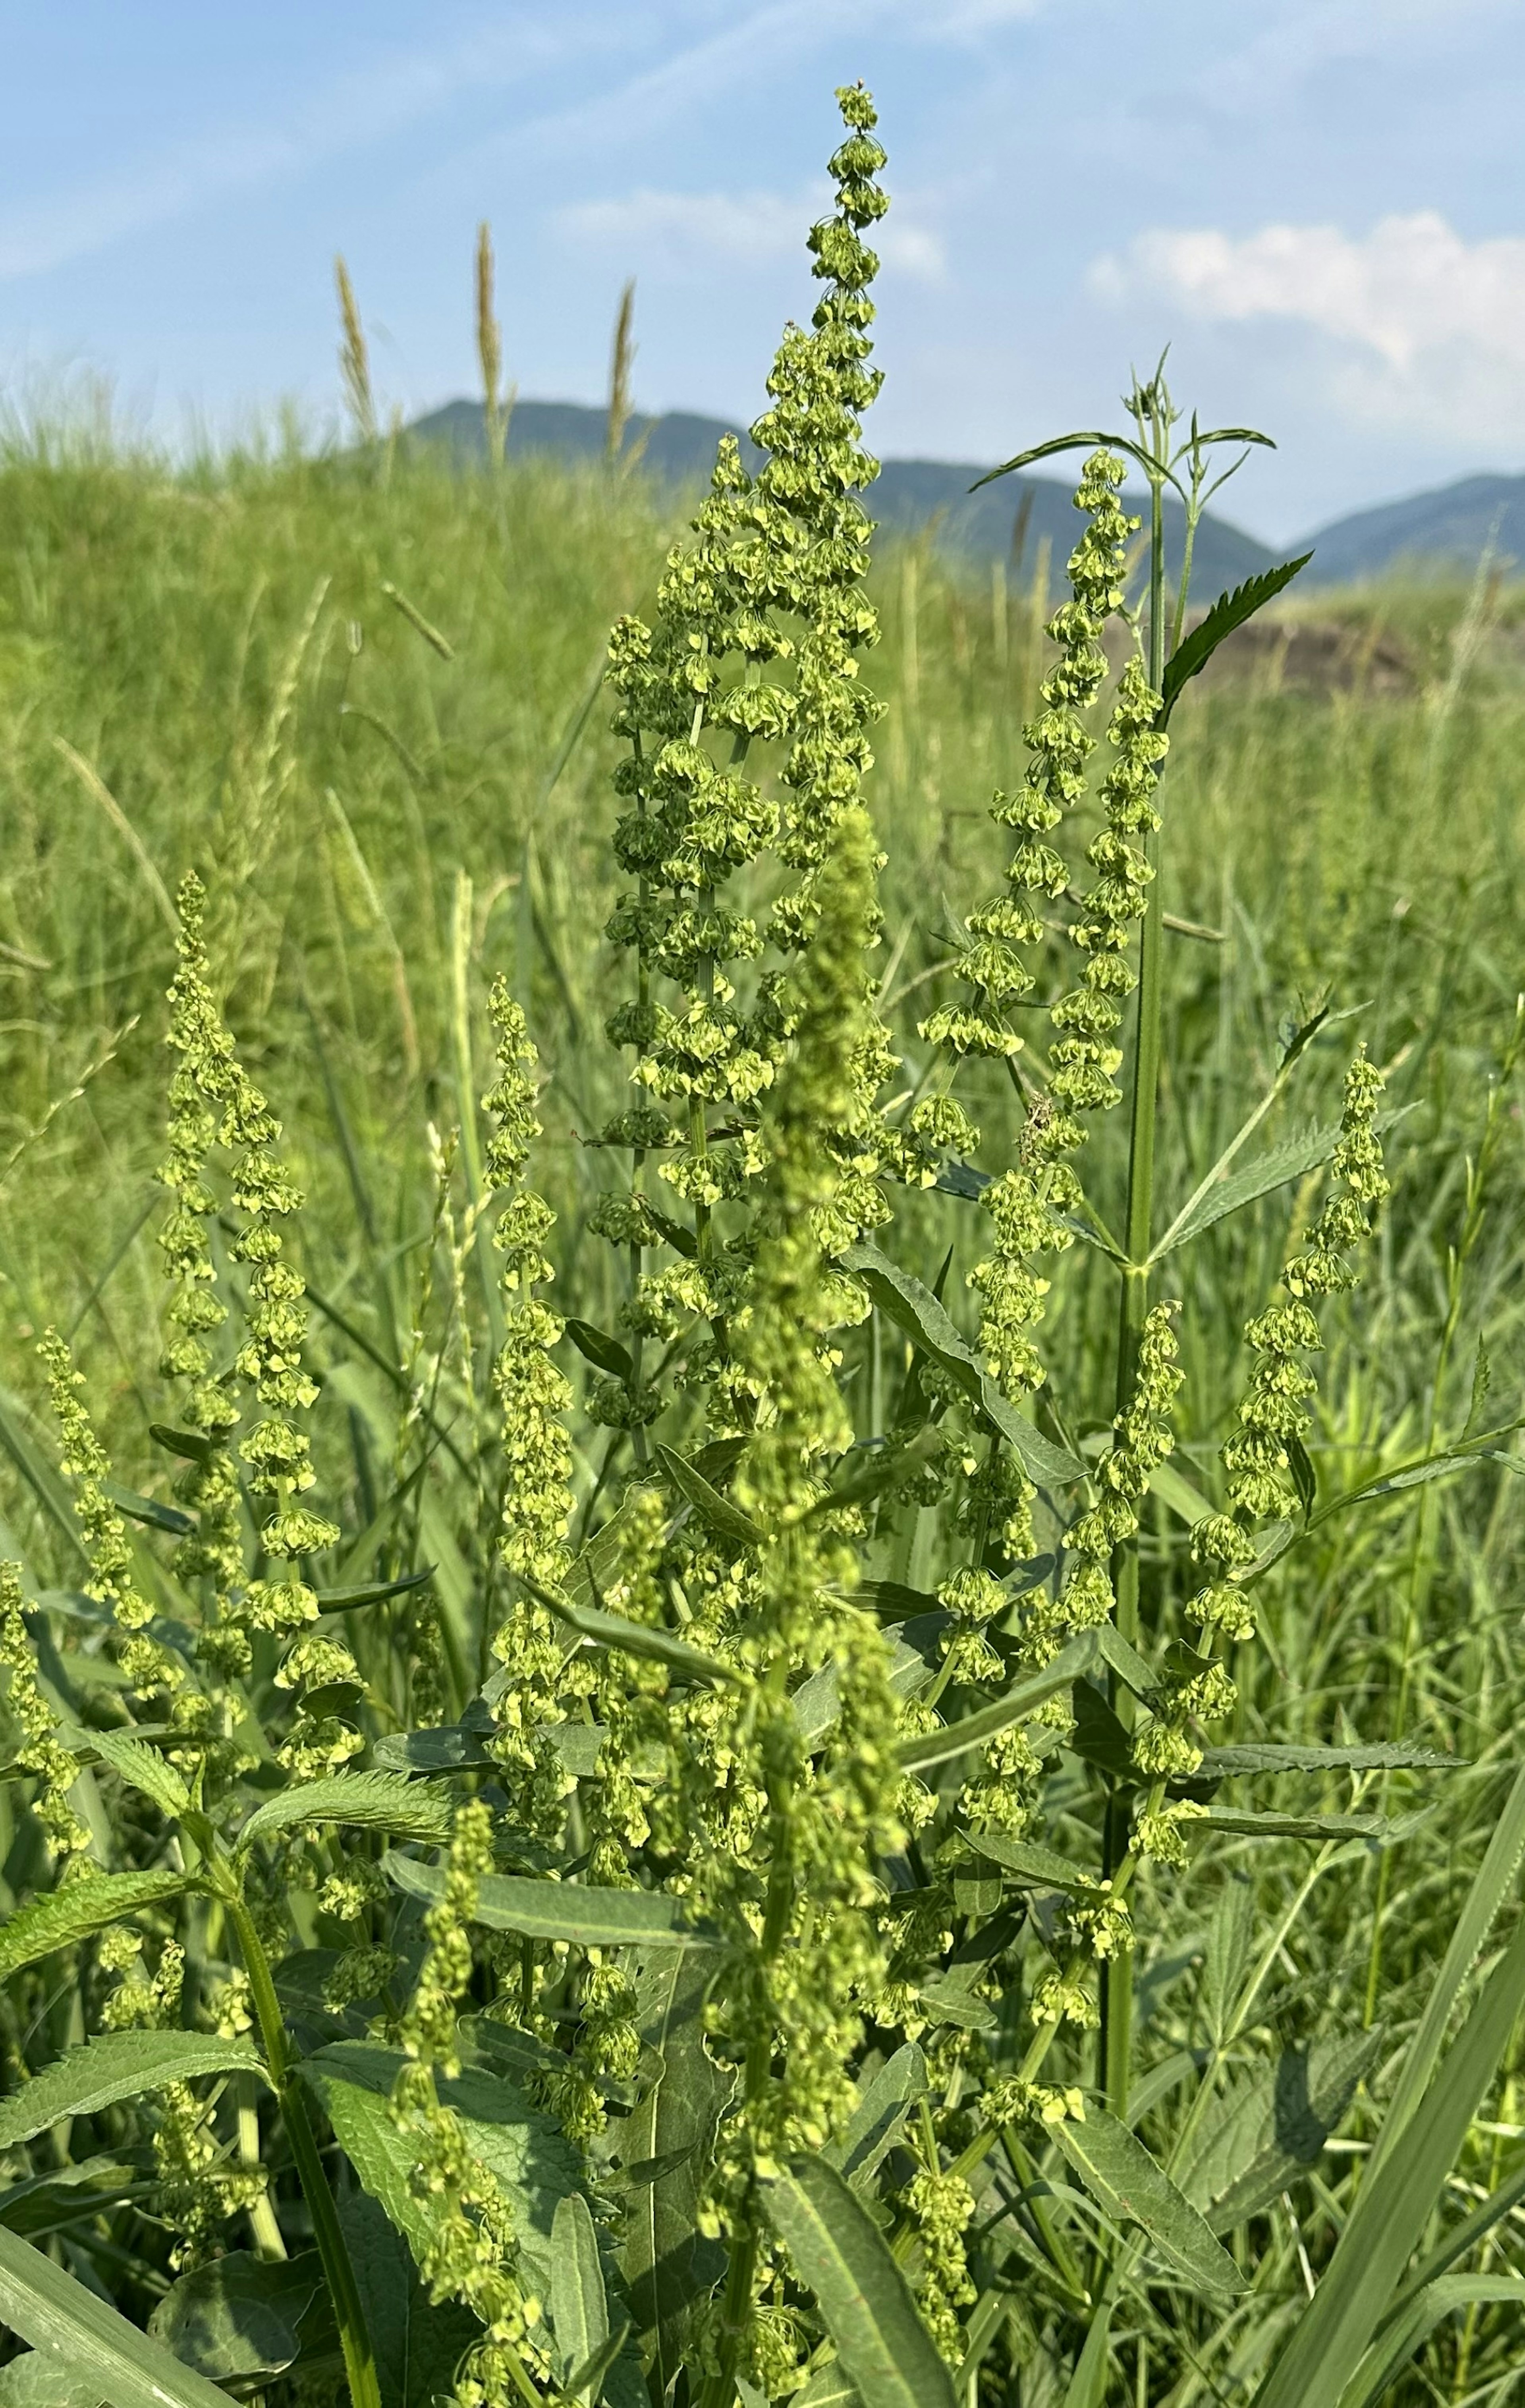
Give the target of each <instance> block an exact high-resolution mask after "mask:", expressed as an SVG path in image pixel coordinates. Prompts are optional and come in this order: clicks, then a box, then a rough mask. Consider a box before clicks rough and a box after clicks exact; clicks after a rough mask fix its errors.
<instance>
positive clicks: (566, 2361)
mask: <svg viewBox="0 0 1525 2408" xmlns="http://www.w3.org/2000/svg"><path fill="white" fill-rule="evenodd" d="M550 2304H551V2329H552V2331H553V2332H554V2335H555V2338H556V2348H557V2350H558V2352H559V2353H560V2357H561V2362H562V2372H563V2375H564V2376H565V2375H567V2374H568V2373H570V2372H571V2370H572V2369H573V2368H574V2367H581V2366H583V2364H584V2363H585V2362H586V2360H588V2359H589V2358H597V2355H598V2353H599V2352H600V2351H601V2350H602V2349H603V2348H604V2346H605V2344H606V2343H607V2342H608V2340H609V2296H608V2294H607V2292H606V2291H605V2289H604V2270H603V2267H602V2265H601V2264H600V2262H599V2258H598V2235H597V2230H596V2229H595V2227H594V2222H593V2214H592V2211H591V2210H590V2208H589V2206H588V2203H587V2200H585V2199H584V2198H583V2194H582V2192H581V2191H570V2192H568V2196H567V2197H566V2198H565V2199H563V2200H557V2202H556V2213H555V2217H554V2222H553V2224H552V2228H551V2303H550ZM572 2397H573V2398H574V2399H576V2398H579V2397H581V2398H583V2399H584V2400H587V2401H591V2400H592V2397H593V2395H592V2393H591V2392H582V2393H578V2392H573V2393H572Z"/></svg>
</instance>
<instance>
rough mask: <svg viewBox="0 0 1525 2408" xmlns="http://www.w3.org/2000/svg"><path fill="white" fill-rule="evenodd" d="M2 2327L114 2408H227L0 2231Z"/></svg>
mask: <svg viewBox="0 0 1525 2408" xmlns="http://www.w3.org/2000/svg"><path fill="white" fill-rule="evenodd" d="M0 2321H3V2322H4V2323H6V2324H7V2325H8V2326H9V2327H10V2329H11V2330H12V2332H16V2333H20V2334H21V2336H22V2340H23V2341H28V2342H30V2343H31V2344H32V2346H33V2348H34V2349H35V2350H36V2352H37V2354H38V2356H39V2357H46V2358H56V2360H57V2361H58V2363H59V2364H60V2365H61V2366H63V2367H65V2369H66V2370H67V2371H68V2372H69V2374H70V2375H71V2376H74V2377H78V2378H79V2379H80V2380H81V2381H84V2382H87V2383H88V2382H92V2381H94V2382H98V2383H99V2385H100V2397H101V2398H102V2399H103V2400H106V2401H109V2402H110V2403H111V2408H229V2398H228V2394H227V2393H226V2392H225V2391H223V2390H221V2389H219V2387H218V2386H217V2385H216V2384H213V2383H209V2382H208V2381H207V2379H206V2377H205V2376H204V2375H200V2374H197V2373H195V2372H194V2371H193V2370H192V2369H191V2368H190V2367H188V2366H181V2365H180V2361H179V2360H178V2359H177V2358H172V2357H171V2356H170V2354H169V2352H168V2350H166V2349H165V2348H163V2347H161V2345H160V2343H158V2342H156V2341H151V2340H150V2339H149V2337H148V2335H147V2334H146V2333H140V2332H139V2331H138V2329H137V2326H136V2325H131V2324H129V2323H128V2321H127V2319H126V2317H125V2316H122V2315H118V2314H117V2311H116V2309H115V2308H113V2307H110V2306H108V2303H107V2301H106V2300H102V2299H99V2298H97V2296H96V2294H95V2293H94V2291H87V2290H86V2288H85V2286H84V2285H83V2284H82V2283H77V2282H76V2281H75V2279H74V2276H73V2275H72V2274H68V2273H65V2271H64V2268H63V2267H62V2266H55V2265H54V2264H53V2262H52V2259H51V2258H50V2257H44V2256H43V2254H42V2252H41V2250H40V2249H34V2248H33V2247H32V2246H31V2245H30V2243H27V2242H25V2241H20V2240H18V2239H17V2237H16V2235H15V2233H14V2232H7V2231H6V2230H5V2229H4V2228H3V2227H0Z"/></svg>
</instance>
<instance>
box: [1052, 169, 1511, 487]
mask: <svg viewBox="0 0 1525 2408" xmlns="http://www.w3.org/2000/svg"><path fill="white" fill-rule="evenodd" d="M1090 280H1091V286H1092V290H1093V291H1094V292H1096V293H1097V294H1100V295H1101V296H1102V297H1103V298H1106V299H1110V300H1115V301H1122V300H1131V299H1134V298H1140V299H1143V298H1148V299H1152V300H1157V299H1158V298H1161V297H1163V298H1165V299H1168V300H1171V301H1173V302H1174V303H1175V304H1176V305H1177V306H1178V307H1179V308H1183V309H1185V310H1186V311H1187V312H1188V313H1189V314H1190V315H1191V316H1193V317H1196V318H1199V319H1202V320H1205V321H1208V322H1217V323H1219V324H1223V323H1240V324H1243V323H1246V322H1249V321H1251V320H1255V319H1280V320H1283V321H1285V322H1293V323H1298V324H1302V325H1303V326H1306V327H1311V328H1313V329H1315V330H1316V332H1317V333H1318V334H1320V335H1322V336H1324V337H1329V338H1331V343H1332V345H1333V346H1334V347H1335V348H1334V350H1333V351H1332V352H1331V355H1330V357H1329V360H1328V372H1329V383H1330V390H1331V397H1332V398H1334V399H1335V400H1336V401H1337V402H1338V403H1339V404H1340V405H1341V406H1342V407H1344V408H1345V409H1346V410H1347V411H1348V412H1349V413H1350V414H1352V415H1354V416H1356V417H1358V418H1360V419H1363V420H1368V421H1372V422H1380V423H1387V424H1389V425H1407V426H1410V427H1413V428H1415V429H1417V430H1424V431H1446V432H1448V433H1450V434H1451V435H1453V436H1459V437H1462V438H1463V439H1467V440H1471V441H1482V442H1488V441H1490V440H1495V439H1509V438H1512V437H1516V436H1517V435H1518V434H1519V433H1520V432H1521V431H1522V430H1525V237H1522V236H1516V235H1503V236H1494V237H1491V238H1489V239H1486V240H1483V241H1479V242H1467V241H1466V240H1464V239H1463V237H1462V236H1460V235H1459V234H1458V233H1457V232H1456V230H1455V229H1454V227H1452V226H1451V225H1449V224H1448V223H1447V222H1446V219H1445V218H1443V217H1442V216H1440V215H1439V214H1438V212H1437V211H1435V210H1433V209H1419V210H1416V211H1415V212H1413V213H1412V214H1411V215H1407V216H1394V217H1386V218H1382V219H1379V220H1378V222H1377V223H1376V224H1375V225H1374V227H1373V228H1372V231H1371V232H1370V234H1367V235H1363V236H1350V235H1347V234H1345V232H1344V231H1343V230H1342V229H1341V228H1340V227H1339V226H1336V225H1291V224H1283V225H1268V226H1262V227H1261V228H1260V229H1259V232H1258V233H1255V234H1251V235H1245V236H1231V235H1227V234H1223V233H1221V232H1219V231H1217V230H1216V229H1213V228H1201V229H1193V230H1179V231H1176V230H1170V229H1166V228H1156V229H1154V230H1152V231H1151V232H1149V233H1146V234H1143V235H1140V236H1138V237H1137V238H1136V239H1135V240H1134V241H1133V242H1132V243H1131V244H1130V245H1129V248H1128V250H1127V251H1125V252H1123V253H1121V254H1120V255H1118V254H1113V255H1110V256H1108V257H1106V258H1103V259H1101V260H1098V261H1097V262H1096V263H1095V265H1094V266H1093V267H1092V270H1091V279H1090Z"/></svg>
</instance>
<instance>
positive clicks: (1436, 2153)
mask: <svg viewBox="0 0 1525 2408" xmlns="http://www.w3.org/2000/svg"><path fill="white" fill-rule="evenodd" d="M1467 1961H1468V1962H1469V1963H1470V1961H1471V1959H1470V1957H1469V1958H1468V1960H1467ZM1460 1979H1461V1974H1460V1973H1459V1974H1458V1975H1457V1981H1458V1983H1460ZM1438 1987H1439V1985H1438V1984H1437V1988H1438ZM1522 2006H1525V1924H1522V1925H1521V1927H1520V1928H1519V1930H1518V1932H1517V1933H1516V1935H1515V1938H1514V1939H1513V1940H1512V1941H1511V1942H1510V1944H1509V1947H1508V1949H1507V1951H1506V1952H1505V1954H1504V1955H1503V1957H1501V1958H1500V1960H1499V1962H1498V1964H1497V1965H1496V1966H1495V1967H1494V1969H1493V1971H1492V1972H1491V1973H1490V1974H1489V1978H1488V1981H1487V1983H1486V1985H1484V1988H1483V1990H1482V1992H1481V1994H1480V1996H1479V1998H1478V2000H1477V2001H1476V2004H1475V2006H1474V2008H1473V2010H1472V2012H1471V2014H1469V2015H1468V2017H1467V2020H1466V2022H1465V2023H1464V2024H1463V2025H1462V2027H1461V2029H1460V2032H1459V2033H1458V2034H1457V2036H1456V2038H1455V2040H1454V2041H1453V2042H1451V2045H1450V2047H1449V2049H1448V2050H1447V2051H1446V2059H1445V2062H1444V2064H1443V2065H1442V2066H1441V2069H1440V2071H1439V2072H1438V2074H1437V2075H1436V2077H1435V2080H1434V2082H1433V2084H1432V2085H1431V2088H1430V2089H1429V2091H1428V2092H1427V2093H1426V2095H1425V2097H1424V2099H1423V2100H1422V2101H1421V2102H1420V2103H1418V2104H1417V2105H1416V2106H1415V2108H1414V2109H1413V2111H1412V2113H1411V2114H1410V2115H1409V2117H1408V2120H1407V2122H1406V2124H1405V2125H1404V2127H1403V2129H1402V2131H1401V2132H1400V2134H1399V2137H1398V2139H1397V2140H1396V2142H1395V2143H1393V2145H1392V2147H1391V2148H1390V2150H1388V2152H1386V2153H1385V2154H1384V2155H1382V2157H1381V2161H1380V2162H1374V2163H1373V2164H1372V2165H1371V2166H1370V2167H1369V2169H1368V2171H1367V2175H1366V2180H1365V2183H1364V2184H1363V2186H1362V2188H1361V2191H1360V2197H1359V2198H1358V2199H1357V2201H1356V2204H1355V2207H1354V2209H1353V2210H1352V2212H1351V2214H1350V2217H1349V2220H1348V2222H1347V2223H1346V2225H1345V2230H1344V2232H1343V2233H1342V2234H1341V2236H1340V2241H1339V2244H1338V2246H1337V2247H1336V2249H1335V2252H1334V2255H1333V2257H1331V2260H1330V2263H1329V2266H1328V2268H1327V2269H1326V2271H1325V2273H1324V2276H1323V2279H1322V2281H1321V2282H1320V2284H1319V2286H1318V2288H1317V2290H1316V2293H1315V2295H1314V2298H1313V2300H1311V2302H1310V2303H1309V2306H1308V2308H1307V2311H1306V2313H1305V2314H1304V2315H1302V2317H1301V2318H1300V2319H1299V2322H1298V2325H1297V2328H1296V2329H1295V2331H1294V2332H1293V2335H1292V2338H1291V2341H1290V2343H1288V2347H1287V2348H1286V2349H1285V2350H1284V2351H1283V2352H1282V2354H1281V2356H1280V2357H1279V2358H1278V2359H1277V2360H1276V2363H1275V2365H1274V2367H1273V2370H1272V2372H1271V2373H1270V2375H1269V2376H1268V2377H1267V2380H1266V2381H1265V2383H1264V2384H1262V2386H1261V2387H1260V2389H1259V2391H1258V2392H1257V2393H1256V2395H1255V2401H1254V2408H1338V2403H1339V2401H1340V2396H1341V2393H1342V2391H1343V2389H1344V2387H1345V2385H1346V2384H1347V2383H1348V2382H1349V2381H1350V2379H1351V2377H1352V2375H1353V2374H1354V2373H1355V2372H1356V2369H1357V2367H1358V2365H1359V2364H1360V2359H1361V2357H1362V2355H1363V2353H1364V2352H1365V2349H1366V2347H1367V2344H1368V2343H1369V2342H1370V2341H1371V2338H1372V2335H1373V2333H1374V2331H1375V2329H1376V2327H1377V2324H1378V2322H1379V2320H1380V2318H1381V2316H1382V2313H1383V2310H1384V2308H1385V2307H1386V2306H1387V2304H1388V2300H1390V2299H1391V2297H1392V2294H1393V2291H1394V2290H1395V2289H1396V2287H1397V2285H1398V2283H1399V2281H1400V2280H1401V2278H1402V2275H1403V2269H1404V2267H1405V2265H1406V2264H1407V2263H1408V2260H1409V2258H1410V2257H1411V2256H1412V2254H1413V2252H1414V2250H1415V2248H1416V2247H1417V2243H1418V2241H1419V2237H1420V2235H1421V2234H1422V2232H1423V2230H1424V2228H1425V2226H1426V2224H1427V2223H1428V2222H1429V2220H1430V2217H1431V2214H1432V2213H1433V2212H1434V2207H1435V2202H1436V2200H1438V2199H1439V2198H1440V2196H1441V2194H1442V2191H1443V2190H1444V2188H1445V2185H1446V2177H1447V2175H1448V2174H1449V2172H1450V2170H1451V2167H1452V2166H1453V2164H1454V2163H1455V2161H1456V2157H1457V2153H1458V2151H1459V2150H1460V2147H1461V2144H1462V2143H1463V2142H1464V2141H1465V2139H1466V2136H1467V2131H1468V2128H1469V2127H1470V2125H1471V2123H1472V2119H1473V2117H1474V2116H1475V2114H1476V2113H1477V2109H1478V2107H1479V2106H1480V2104H1481V2102H1482V2100H1483V2099H1484V2097H1485V2096H1486V2094H1487V2091H1488V2087H1489V2083H1490V2082H1491V2081H1492V2079H1493V2075H1494V2072H1495V2071H1496V2069H1497V2066H1498V2063H1499V2059H1500V2058H1501V2057H1502V2056H1503V2052H1504V2050H1505V2048H1506V2047H1507V2046H1508V2044H1509V2038H1510V2034H1511V2033H1512V2032H1513V2030H1514V2028H1515V2023H1516V2019H1517V2018H1518V2014H1519V2012H1520V2009H1521V2007H1522Z"/></svg>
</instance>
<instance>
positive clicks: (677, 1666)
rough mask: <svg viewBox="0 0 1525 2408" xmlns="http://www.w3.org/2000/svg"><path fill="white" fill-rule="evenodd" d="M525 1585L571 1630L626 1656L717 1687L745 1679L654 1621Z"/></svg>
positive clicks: (547, 1589)
mask: <svg viewBox="0 0 1525 2408" xmlns="http://www.w3.org/2000/svg"><path fill="white" fill-rule="evenodd" d="M525 1586H526V1587H527V1588H529V1589H530V1590H532V1591H533V1593H534V1595H535V1596H536V1597H537V1598H539V1599H540V1603H541V1604H542V1605H543V1606H545V1607H546V1608H547V1609H548V1610H549V1611H550V1612H551V1613H554V1614H555V1615H557V1616H558V1617H559V1619H560V1620H561V1621H563V1622H565V1623H566V1624H567V1626H568V1628H569V1629H572V1630H575V1631H578V1632H579V1633H580V1634H581V1635H582V1637H583V1638H584V1639H590V1640H592V1641H593V1642H594V1644H595V1646H597V1647H618V1648H620V1649H622V1650H623V1652H624V1653H625V1654H626V1656H646V1657H647V1658H648V1659H649V1660H650V1661H651V1662H653V1663H656V1664H668V1665H670V1666H671V1668H672V1670H674V1671H675V1672H686V1673H687V1675H688V1677H689V1679H690V1680H693V1681H711V1682H712V1683H713V1684H714V1685H715V1686H716V1687H717V1688H723V1687H726V1686H727V1685H728V1684H733V1683H737V1682H741V1681H743V1680H744V1679H745V1675H744V1674H743V1673H741V1672H739V1671H738V1670H736V1668H735V1666H734V1665H731V1664H723V1663H722V1662H721V1660H720V1658H719V1656H709V1655H706V1653H705V1651H704V1649H703V1648H702V1647H693V1646H690V1644H689V1642H688V1641H687V1640H686V1639H680V1638H679V1637H678V1636H677V1634H676V1632H674V1631H671V1630H663V1629H660V1628H658V1627H656V1626H655V1624H653V1623H647V1622H632V1621H631V1620H630V1618H629V1616H628V1615H627V1614H624V1613H607V1612H606V1611H605V1610H604V1608H603V1607H602V1606H597V1605H575V1604H574V1603H573V1602H572V1599H571V1598H569V1597H561V1596H558V1595H557V1593H556V1591H555V1590H554V1589H551V1588H541V1587H540V1584H539V1582H537V1581H526V1582H525Z"/></svg>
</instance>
